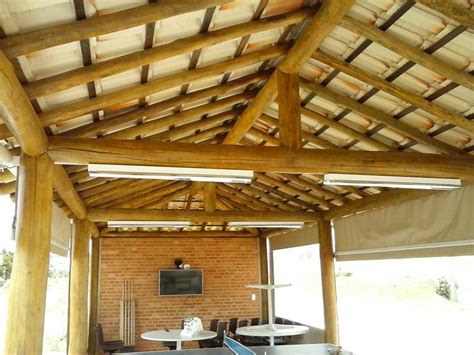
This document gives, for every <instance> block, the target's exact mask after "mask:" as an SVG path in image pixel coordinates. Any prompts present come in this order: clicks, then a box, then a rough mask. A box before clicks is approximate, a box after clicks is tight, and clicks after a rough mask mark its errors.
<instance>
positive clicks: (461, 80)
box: [339, 16, 474, 90]
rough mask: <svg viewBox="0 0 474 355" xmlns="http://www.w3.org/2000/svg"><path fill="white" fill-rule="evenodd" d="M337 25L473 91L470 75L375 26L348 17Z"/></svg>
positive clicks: (473, 83) (473, 82) (473, 86)
mask: <svg viewBox="0 0 474 355" xmlns="http://www.w3.org/2000/svg"><path fill="white" fill-rule="evenodd" d="M339 25H340V26H342V27H344V28H346V29H348V30H350V31H353V32H355V33H357V34H359V35H361V36H364V37H366V38H368V39H370V40H371V41H374V42H376V43H378V44H380V45H382V46H384V47H386V48H388V49H390V50H391V51H393V52H395V53H397V54H399V55H400V56H402V57H404V58H408V59H409V60H411V61H413V62H415V63H417V64H419V65H421V66H423V67H425V68H427V69H429V70H432V71H434V72H435V73H438V74H439V75H442V76H443V77H445V78H447V79H449V80H451V81H453V82H455V83H457V84H459V85H463V86H465V87H467V88H468V89H471V90H474V78H473V76H472V75H471V74H469V73H466V72H464V71H462V70H460V69H457V68H455V67H453V66H452V65H451V64H449V63H446V62H443V61H441V60H439V59H437V58H436V57H434V56H432V55H430V54H428V53H426V52H424V51H423V50H421V49H418V48H415V47H412V46H410V45H409V44H407V43H405V42H403V41H401V40H399V39H398V38H397V37H395V36H393V35H391V34H389V33H387V32H384V31H382V30H379V29H378V28H377V27H375V26H371V25H368V24H366V23H364V22H362V21H359V20H357V19H355V18H353V17H350V16H345V17H344V18H343V19H341V22H340V23H339Z"/></svg>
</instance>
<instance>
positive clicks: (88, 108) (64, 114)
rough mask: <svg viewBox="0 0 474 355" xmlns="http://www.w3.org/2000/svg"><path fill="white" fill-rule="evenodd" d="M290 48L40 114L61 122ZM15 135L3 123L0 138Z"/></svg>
mask: <svg viewBox="0 0 474 355" xmlns="http://www.w3.org/2000/svg"><path fill="white" fill-rule="evenodd" d="M288 48H289V47H288V46H287V45H275V46H273V47H269V48H264V49H260V50H256V51H254V52H251V53H249V54H245V55H243V56H241V57H239V58H233V59H229V60H226V61H224V62H220V63H216V64H212V65H208V66H205V67H200V68H197V69H193V70H190V71H186V72H183V73H176V74H171V75H168V76H165V77H162V78H159V79H157V80H153V81H150V82H148V83H146V84H142V85H137V86H133V87H130V88H127V89H124V90H118V91H115V92H112V93H110V94H105V95H101V96H98V97H95V98H93V99H88V100H84V101H79V102H76V103H72V104H68V105H65V106H62V107H59V108H56V109H53V110H50V111H47V112H44V113H41V114H40V115H39V119H40V121H41V125H42V126H43V127H46V126H49V125H51V124H55V123H59V122H64V121H67V120H70V119H73V118H76V117H79V116H82V115H85V114H88V113H90V112H93V111H97V110H102V109H106V108H108V107H110V106H113V105H117V104H123V103H124V102H129V101H133V100H137V99H140V98H142V97H146V96H149V95H152V94H154V93H156V92H159V91H163V90H167V89H170V88H173V87H176V86H180V85H182V84H185V83H189V82H193V81H197V80H201V79H205V78H208V77H214V76H218V75H222V74H224V73H226V72H228V71H232V70H236V69H239V68H241V67H245V66H248V65H251V64H255V63H259V62H261V61H264V60H267V59H272V58H275V57H278V56H281V55H283V54H285V53H286V52H287V50H288ZM18 85H19V84H18ZM20 87H21V86H20ZM25 99H26V98H25ZM26 100H27V99H26ZM13 128H14V127H13ZM10 129H12V127H10ZM11 137H12V133H11V132H10V130H9V129H8V128H7V126H5V125H0V139H7V138H11Z"/></svg>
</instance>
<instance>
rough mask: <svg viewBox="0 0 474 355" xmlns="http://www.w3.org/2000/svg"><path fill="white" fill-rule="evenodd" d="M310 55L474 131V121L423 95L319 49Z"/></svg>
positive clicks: (442, 118) (446, 120) (443, 118)
mask: <svg viewBox="0 0 474 355" xmlns="http://www.w3.org/2000/svg"><path fill="white" fill-rule="evenodd" d="M311 57H312V58H313V59H316V60H318V61H320V62H322V63H324V64H327V65H329V66H331V67H333V68H334V69H336V70H338V71H341V72H343V73H345V74H348V75H350V76H352V77H353V78H356V79H358V80H361V81H363V82H365V83H367V84H369V85H371V86H373V87H375V88H377V89H379V90H382V91H385V92H386V93H388V94H390V95H393V96H395V97H397V98H399V99H400V100H403V101H405V102H408V103H409V104H411V105H413V106H415V107H417V108H419V109H421V110H423V111H426V112H428V113H431V114H432V115H434V116H436V117H438V118H439V119H440V120H443V121H445V122H448V123H451V124H453V125H455V126H457V127H460V128H464V129H465V130H467V131H469V132H471V133H474V121H470V120H468V119H467V118H465V117H464V116H462V115H460V114H458V113H455V112H452V111H450V110H448V109H445V108H444V107H442V106H438V105H436V104H434V103H432V102H430V101H428V100H426V99H425V98H424V97H422V96H420V95H417V94H416V93H414V92H410V91H408V90H406V89H403V88H402V87H400V86H397V85H395V84H393V83H391V82H389V81H387V80H384V79H382V78H380V77H378V76H377V75H374V74H371V73H368V72H366V71H365V70H362V69H360V68H358V67H356V66H354V65H352V64H349V63H346V62H344V61H343V60H340V59H339V58H335V57H332V56H330V55H328V54H326V53H323V52H321V51H316V52H315V53H313V55H312V56H311ZM367 138H368V137H367Z"/></svg>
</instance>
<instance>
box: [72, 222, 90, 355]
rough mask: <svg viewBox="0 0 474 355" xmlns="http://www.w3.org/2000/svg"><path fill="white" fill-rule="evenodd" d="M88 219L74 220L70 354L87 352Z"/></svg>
mask: <svg viewBox="0 0 474 355" xmlns="http://www.w3.org/2000/svg"><path fill="white" fill-rule="evenodd" d="M89 231H90V229H89V226H88V222H87V221H86V220H76V221H74V237H73V242H72V255H71V258H72V260H71V276H70V277H71V281H70V286H69V287H70V291H69V295H70V296H69V339H68V354H77V355H84V354H86V352H87V344H88V341H87V336H88V331H87V329H88V327H87V325H88V319H87V318H88V317H87V313H88V312H87V311H88V309H87V300H88V295H89V292H88V288H89V235H90V232H89Z"/></svg>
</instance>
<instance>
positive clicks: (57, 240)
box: [51, 203, 72, 256]
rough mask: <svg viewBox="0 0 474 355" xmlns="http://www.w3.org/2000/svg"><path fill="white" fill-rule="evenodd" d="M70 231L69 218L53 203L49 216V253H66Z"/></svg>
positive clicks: (63, 254)
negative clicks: (50, 216)
mask: <svg viewBox="0 0 474 355" xmlns="http://www.w3.org/2000/svg"><path fill="white" fill-rule="evenodd" d="M71 232H72V230H71V223H70V220H69V218H68V217H67V216H66V214H65V213H64V212H63V211H62V210H61V209H60V208H59V207H58V206H56V204H55V203H53V210H52V218H51V253H54V254H57V255H61V256H67V255H68V252H69V241H70V239H71Z"/></svg>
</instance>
